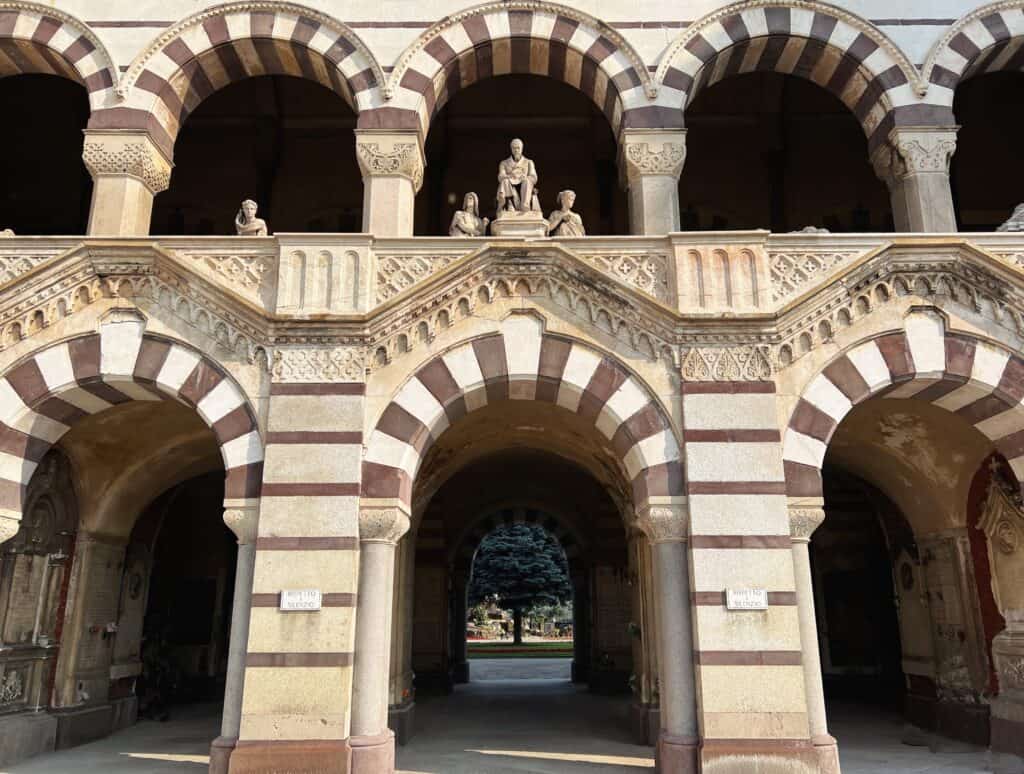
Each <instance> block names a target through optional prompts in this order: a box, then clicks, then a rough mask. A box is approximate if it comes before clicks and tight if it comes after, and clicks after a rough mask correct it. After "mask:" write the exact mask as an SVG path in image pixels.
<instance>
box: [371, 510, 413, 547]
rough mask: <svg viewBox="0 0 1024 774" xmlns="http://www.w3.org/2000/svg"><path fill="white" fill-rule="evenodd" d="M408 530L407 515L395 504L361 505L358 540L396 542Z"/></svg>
mask: <svg viewBox="0 0 1024 774" xmlns="http://www.w3.org/2000/svg"><path fill="white" fill-rule="evenodd" d="M408 531H409V515H408V514H407V513H406V512H405V510H403V509H402V508H400V507H399V506H397V505H391V506H375V505H374V506H362V507H360V509H359V540H360V542H362V543H391V544H392V545H393V544H395V543H397V542H398V541H399V540H400V539H401V538H402V535H404V534H405V533H406V532H408Z"/></svg>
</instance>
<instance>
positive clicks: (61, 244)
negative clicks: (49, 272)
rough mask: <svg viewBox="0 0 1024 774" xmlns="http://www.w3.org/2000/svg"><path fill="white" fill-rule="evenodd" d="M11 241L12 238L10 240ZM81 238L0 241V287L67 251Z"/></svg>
mask: <svg viewBox="0 0 1024 774" xmlns="http://www.w3.org/2000/svg"><path fill="white" fill-rule="evenodd" d="M12 241H13V240H12ZM80 241H81V240H78V239H73V240H71V239H32V240H25V241H22V240H20V239H19V240H18V243H17V244H11V243H8V242H7V241H6V240H5V241H4V242H0V287H2V286H4V285H6V284H7V283H8V282H13V281H14V280H16V279H17V278H18V277H20V276H21V275H23V274H27V273H28V272H30V271H32V270H33V269H35V268H36V267H38V266H42V265H43V264H44V263H46V262H47V261H51V260H53V259H54V258H56V257H57V256H59V255H61V254H62V253H65V252H67V251H68V250H70V249H71V248H72V247H74V246H75V245H76V244H78V243H79V242H80Z"/></svg>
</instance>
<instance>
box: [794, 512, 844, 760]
mask: <svg viewBox="0 0 1024 774" xmlns="http://www.w3.org/2000/svg"><path fill="white" fill-rule="evenodd" d="M823 505H824V501H823V500H822V498H820V497H815V498H790V499H789V534H790V539H791V540H792V543H793V548H792V551H793V579H794V585H795V586H796V609H797V616H798V617H799V619H800V643H801V646H802V647H801V649H802V651H803V667H804V688H805V689H806V691H807V726H808V728H809V730H810V734H811V743H812V744H813V745H814V750H815V753H816V754H817V756H818V770H819V771H822V772H833V771H834V772H838V771H839V748H838V747H837V746H836V740H835V739H834V738H833V737H832V736H831V735H830V734H829V733H828V721H827V718H826V716H825V686H824V684H823V683H822V680H821V654H820V653H819V651H818V621H817V618H816V617H815V615H814V588H813V585H812V583H811V558H810V551H809V550H808V544H809V543H810V541H811V535H812V534H813V533H814V530H816V529H817V528H818V527H819V526H820V525H821V523H822V522H823V521H824V520H825V511H824V508H823Z"/></svg>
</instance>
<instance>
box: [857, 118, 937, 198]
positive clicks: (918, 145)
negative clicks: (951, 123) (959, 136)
mask: <svg viewBox="0 0 1024 774" xmlns="http://www.w3.org/2000/svg"><path fill="white" fill-rule="evenodd" d="M955 152H956V132H953V131H949V130H945V129H939V130H933V129H893V130H892V132H891V133H890V134H889V139H888V141H887V142H886V143H884V144H883V145H882V146H881V147H880V148H879V149H878V150H877V151H875V155H874V157H873V158H872V163H873V165H874V168H875V174H876V175H878V177H879V178H880V179H881V180H883V181H884V182H885V183H886V184H887V185H889V186H890V187H891V186H892V185H894V184H895V183H897V182H898V181H900V180H902V179H903V178H905V177H907V176H908V175H916V174H921V173H928V172H939V173H942V174H946V175H948V174H949V162H950V160H951V159H952V158H953V153H955Z"/></svg>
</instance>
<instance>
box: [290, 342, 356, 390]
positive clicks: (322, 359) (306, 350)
mask: <svg viewBox="0 0 1024 774" xmlns="http://www.w3.org/2000/svg"><path fill="white" fill-rule="evenodd" d="M271 373H272V374H273V377H274V380H275V381H278V382H307V383H308V382H361V381H364V379H365V378H366V361H365V358H364V356H363V350H362V348H361V347H303V348H298V347H296V348H291V347H288V348H279V349H277V350H275V351H274V364H273V367H272V368H271Z"/></svg>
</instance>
